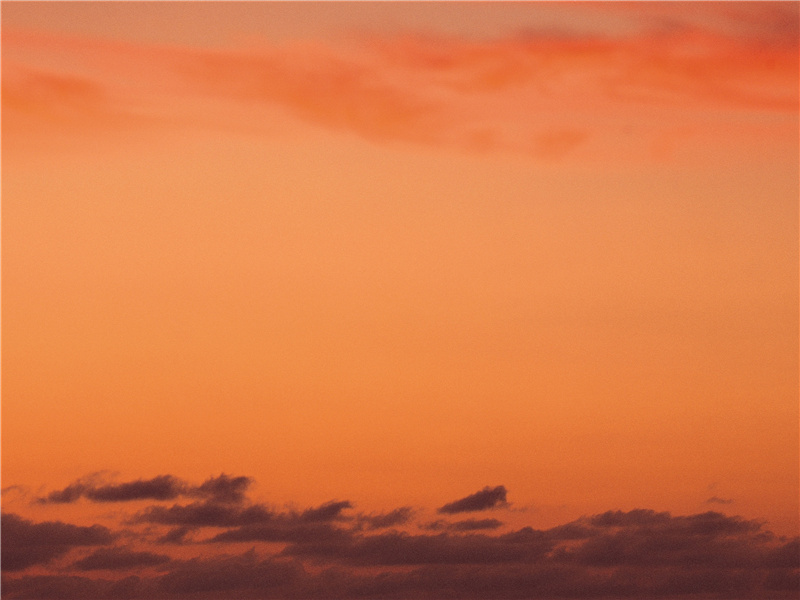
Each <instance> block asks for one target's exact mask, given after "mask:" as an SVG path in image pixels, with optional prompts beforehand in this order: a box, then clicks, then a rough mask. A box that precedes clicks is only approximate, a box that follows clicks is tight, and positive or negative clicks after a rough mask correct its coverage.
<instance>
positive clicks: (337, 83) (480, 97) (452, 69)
mask: <svg viewBox="0 0 800 600" xmlns="http://www.w3.org/2000/svg"><path fill="white" fill-rule="evenodd" d="M795 9H796V6H794V5H792V6H788V7H776V6H774V5H771V4H770V5H769V6H763V7H747V9H746V10H742V11H738V12H737V11H736V10H735V9H729V8H725V7H721V6H716V5H714V7H710V6H708V5H707V6H705V7H703V9H702V12H703V13H708V14H707V16H708V18H696V19H694V20H687V19H685V18H684V19H681V11H675V10H671V9H659V8H652V7H651V8H641V7H640V8H631V11H630V14H629V18H632V19H638V20H639V22H640V24H641V27H640V28H639V29H638V30H636V31H634V32H632V33H628V34H624V35H623V34H618V35H614V36H610V35H600V34H598V33H595V34H587V33H581V34H578V33H575V32H568V31H562V32H555V33H554V32H541V31H520V32H518V33H516V34H515V35H511V36H507V37H504V38H498V39H494V40H472V39H466V38H465V39H459V38H454V37H445V36H434V35H431V34H427V35H421V34H414V33H407V34H397V35H392V36H383V37H380V38H376V37H370V36H368V35H364V36H362V37H360V38H357V39H356V38H353V39H351V40H350V42H349V43H347V44H333V43H332V42H326V43H322V42H319V43H310V42H307V43H302V44H301V43H295V44H284V45H280V46H274V45H269V44H266V43H264V44H261V45H260V46H252V47H250V48H247V49H241V48H240V49H229V50H227V51H223V50H214V51H212V50H201V49H196V48H189V47H155V46H153V47H147V46H135V45H132V44H123V43H117V42H111V41H107V42H103V41H89V40H74V39H72V40H71V39H65V38H56V37H52V36H45V35H43V34H35V33H30V32H28V33H22V32H14V31H9V32H6V31H4V38H3V47H4V54H5V55H6V56H8V58H5V57H4V69H3V108H4V113H5V118H6V120H9V121H10V122H11V123H12V124H13V123H15V122H16V121H17V120H18V118H19V117H20V115H24V114H27V116H28V117H30V116H31V114H35V115H38V116H39V117H40V118H45V117H46V118H48V119H51V120H56V121H58V120H59V119H60V120H62V121H64V120H66V121H69V120H70V119H73V120H74V119H79V118H80V119H83V116H85V115H93V114H97V115H106V116H108V115H116V116H119V115H125V114H127V115H129V117H130V118H131V119H140V118H142V117H147V116H148V115H149V116H150V117H151V118H152V119H154V122H157V123H159V126H165V123H168V122H169V120H170V119H172V120H174V122H175V123H181V122H183V123H185V122H187V121H186V119H187V118H189V117H188V116H187V115H193V117H192V118H194V119H195V122H196V123H197V122H205V123H207V124H216V125H222V126H241V125H242V123H241V120H240V119H238V118H237V117H235V116H233V115H236V114H247V115H250V116H252V115H255V114H258V112H259V111H265V112H266V113H269V114H272V115H273V116H274V115H277V114H279V113H276V112H275V111H276V110H278V111H284V113H283V114H290V115H293V117H294V118H296V119H299V120H300V121H305V122H307V123H312V124H315V125H317V126H320V127H324V128H328V129H334V130H339V131H342V132H348V133H353V134H356V135H358V136H361V137H363V138H366V139H369V140H373V141H375V142H392V141H401V142H413V143H421V144H429V145H430V144H432V145H437V146H446V147H453V148H459V149H462V150H469V151H475V150H478V151H494V150H502V151H513V152H521V153H525V154H528V155H531V156H534V157H537V158H539V159H543V160H559V159H563V158H566V157H570V156H574V155H580V154H581V153H582V152H583V153H585V154H586V155H594V156H598V155H599V154H601V153H602V152H603V151H606V152H607V151H609V149H611V148H616V149H617V150H619V149H620V148H624V147H627V148H628V150H633V151H634V152H635V151H636V149H642V148H645V149H650V150H652V151H653V152H655V150H654V149H655V148H657V147H659V148H661V147H664V144H665V142H664V139H665V138H666V137H670V136H672V137H674V136H675V135H677V134H680V133H681V132H683V134H681V135H682V136H683V137H684V138H685V137H686V136H687V135H688V136H689V137H690V138H691V137H694V138H699V139H703V136H704V135H706V134H708V135H710V133H711V132H712V131H718V130H719V128H720V127H721V126H726V125H729V123H728V120H729V118H730V117H729V116H727V114H726V111H731V110H733V111H739V113H740V114H739V115H738V117H737V118H739V119H742V118H745V119H746V118H747V114H749V113H752V114H751V117H752V118H751V120H752V123H753V124H754V126H755V125H756V124H758V119H756V118H754V117H753V115H757V114H762V113H773V114H776V115H785V116H788V117H791V116H792V115H794V114H796V108H797V104H798V86H797V80H798V76H797V72H798V40H797V37H798V35H797V31H796V27H793V26H791V23H792V20H791V18H789V17H791V16H792V15H794V16H795V17H796V14H795V13H796V10H795ZM715 11H716V12H715ZM711 13H714V14H716V13H719V15H717V20H716V21H715V19H714V18H712V17H713V16H714V14H711ZM723 13H724V14H723ZM709 15H710V16H709ZM731 15H732V16H731ZM720 19H721V21H720ZM795 21H796V18H795ZM719 22H724V23H727V26H725V27H721V26H719V24H718V23H719ZM715 24H716V26H715ZM43 55H44V56H46V57H49V58H47V59H46V60H44V59H42V60H39V61H36V60H33V59H32V58H29V57H33V56H38V57H41V56H43ZM52 55H63V56H69V57H71V58H72V60H71V61H68V60H56V59H54V58H52ZM74 65H80V69H77V68H75V67H74ZM215 103H216V104H215ZM214 106H216V108H212V107H214ZM698 110H699V111H702V112H703V118H702V119H699V118H697V111H698ZM82 115H83V116H82ZM712 115H713V116H712ZM715 121H716V122H715ZM82 122H83V121H82ZM84 126H85V127H92V125H91V124H90V123H89V122H88V121H87V122H85V123H84ZM687 132H688V133H687ZM679 137H681V136H680V135H679Z"/></svg>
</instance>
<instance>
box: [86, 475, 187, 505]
mask: <svg viewBox="0 0 800 600" xmlns="http://www.w3.org/2000/svg"><path fill="white" fill-rule="evenodd" d="M185 488H186V485H185V484H184V483H183V482H182V481H180V480H179V479H176V478H175V477H173V476H172V475H159V476H158V477H154V478H153V479H138V480H136V481H130V482H127V483H120V484H111V485H104V486H100V487H96V488H89V489H87V490H85V491H84V492H83V494H84V496H86V497H87V498H88V499H89V500H93V501H95V502H127V501H130V500H172V499H173V498H177V497H178V496H179V495H180V494H182V493H183V492H184V491H185Z"/></svg>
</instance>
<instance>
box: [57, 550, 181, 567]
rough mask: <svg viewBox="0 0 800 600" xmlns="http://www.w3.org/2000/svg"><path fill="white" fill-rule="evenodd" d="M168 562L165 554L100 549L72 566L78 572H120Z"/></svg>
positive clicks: (168, 559)
mask: <svg viewBox="0 0 800 600" xmlns="http://www.w3.org/2000/svg"><path fill="white" fill-rule="evenodd" d="M169 561H170V558H169V556H166V555H165V554H154V553H152V552H133V551H131V550H126V549H124V548H100V549H98V550H95V551H94V552H93V553H92V554H90V555H89V556H87V557H85V558H82V559H81V560H78V561H76V562H74V563H73V564H72V567H73V568H74V569H77V570H78V571H97V570H110V571H121V570H128V569H135V568H139V567H154V566H158V565H163V564H164V563H167V562H169Z"/></svg>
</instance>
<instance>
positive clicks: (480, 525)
mask: <svg viewBox="0 0 800 600" xmlns="http://www.w3.org/2000/svg"><path fill="white" fill-rule="evenodd" d="M502 526H503V523H502V521H498V520H497V519H465V520H463V521H456V522H454V523H450V522H449V521H445V520H443V519H439V520H438V521H433V522H431V523H426V524H424V525H422V528H423V529H429V530H431V531H444V530H448V531H478V530H481V529H497V528H499V527H502Z"/></svg>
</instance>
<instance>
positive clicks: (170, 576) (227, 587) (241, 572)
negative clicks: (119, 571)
mask: <svg viewBox="0 0 800 600" xmlns="http://www.w3.org/2000/svg"><path fill="white" fill-rule="evenodd" d="M304 574H305V573H304V571H303V568H302V566H300V564H299V563H296V562H279V561H273V560H259V559H258V558H257V556H256V554H255V552H252V551H251V552H247V553H245V554H243V555H240V556H223V557H218V558H210V559H193V560H189V561H186V562H184V563H181V564H180V565H179V566H177V567H176V568H174V569H173V570H172V571H170V572H169V573H167V574H166V575H164V576H163V577H161V578H160V579H159V580H158V585H159V587H160V588H161V589H162V590H163V591H166V592H168V593H170V594H180V595H185V594H201V593H202V594H205V593H208V592H214V593H217V594H219V593H229V592H233V591H238V592H241V591H242V590H252V591H253V592H256V593H257V594H262V593H264V592H265V591H272V592H274V591H275V590H276V589H278V590H279V589H280V588H282V587H283V588H285V587H287V586H288V585H290V584H292V583H294V582H296V581H297V580H298V579H300V578H302V577H303V576H304Z"/></svg>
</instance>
